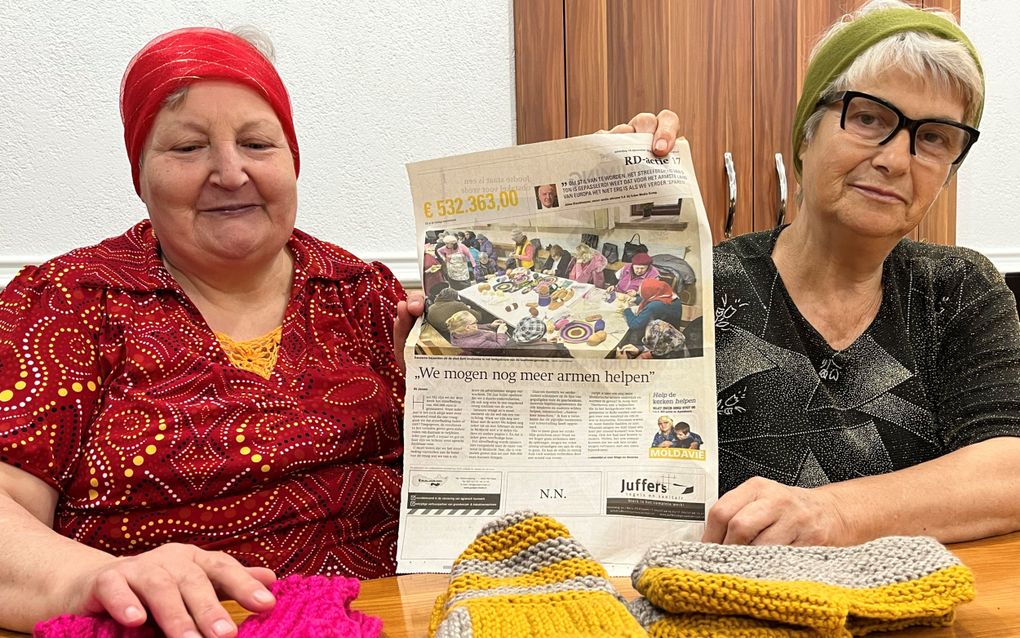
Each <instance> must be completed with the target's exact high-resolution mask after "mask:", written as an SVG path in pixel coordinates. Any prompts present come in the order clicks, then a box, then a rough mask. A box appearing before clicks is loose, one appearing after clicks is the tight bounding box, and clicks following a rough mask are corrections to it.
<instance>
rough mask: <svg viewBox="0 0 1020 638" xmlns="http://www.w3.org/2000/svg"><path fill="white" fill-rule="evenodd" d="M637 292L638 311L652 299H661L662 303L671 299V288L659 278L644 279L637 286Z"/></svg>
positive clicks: (666, 302)
mask: <svg viewBox="0 0 1020 638" xmlns="http://www.w3.org/2000/svg"><path fill="white" fill-rule="evenodd" d="M638 294H639V295H641V303H640V304H638V307H637V309H638V312H641V311H642V310H644V309H645V306H647V305H648V304H649V303H650V302H652V301H661V302H662V303H664V304H668V303H669V302H671V301H673V288H671V287H670V285H669V284H667V283H666V282H665V281H662V280H661V279H645V280H644V281H642V282H641V286H640V287H639V288H638Z"/></svg>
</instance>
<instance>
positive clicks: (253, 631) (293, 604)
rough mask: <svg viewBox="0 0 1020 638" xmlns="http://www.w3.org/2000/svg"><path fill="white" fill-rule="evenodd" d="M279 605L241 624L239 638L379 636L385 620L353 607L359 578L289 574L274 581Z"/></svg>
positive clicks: (364, 637)
mask: <svg viewBox="0 0 1020 638" xmlns="http://www.w3.org/2000/svg"><path fill="white" fill-rule="evenodd" d="M272 589H273V594H274V595H275V596H276V605H275V606H274V607H273V608H272V609H270V610H269V611H268V612H265V613H262V614H256V615H254V616H250V617H249V618H248V619H247V620H245V621H244V622H243V623H241V627H240V630H239V631H238V632H237V635H238V638H276V637H277V636H288V638H306V637H307V638H377V637H378V636H379V634H380V633H381V632H382V620H380V619H379V618H376V617H375V616H368V615H366V614H363V613H361V612H360V611H354V610H352V609H351V601H353V600H354V599H355V598H357V597H358V592H360V591H361V583H360V582H358V579H357V578H339V577H337V578H328V577H326V576H288V577H287V578H284V579H283V580H278V581H276V583H274V584H273V588H272Z"/></svg>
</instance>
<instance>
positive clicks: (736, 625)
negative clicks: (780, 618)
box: [630, 598, 822, 638]
mask: <svg viewBox="0 0 1020 638" xmlns="http://www.w3.org/2000/svg"><path fill="white" fill-rule="evenodd" d="M630 613H632V614H634V617H635V618H637V619H638V622H640V623H641V625H642V626H644V627H645V628H646V629H648V635H649V636H651V638H819V637H820V636H822V634H820V633H818V632H817V631H815V630H814V629H811V628H810V627H795V626H793V625H785V624H783V623H779V622H773V621H769V620H758V619H757V618H750V617H748V616H716V615H712V614H670V613H667V612H665V611H662V610H661V609H659V608H658V607H656V606H655V605H653V604H652V603H651V602H649V601H648V599H647V598H638V599H636V600H634V601H632V602H631V603H630Z"/></svg>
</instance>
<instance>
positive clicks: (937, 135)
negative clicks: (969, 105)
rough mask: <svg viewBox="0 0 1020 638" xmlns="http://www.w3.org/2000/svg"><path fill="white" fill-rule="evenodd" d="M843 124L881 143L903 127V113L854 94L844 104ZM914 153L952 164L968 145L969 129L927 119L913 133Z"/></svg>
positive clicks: (847, 128) (864, 137)
mask: <svg viewBox="0 0 1020 638" xmlns="http://www.w3.org/2000/svg"><path fill="white" fill-rule="evenodd" d="M844 108H845V109H846V116H845V118H844V120H843V128H844V129H845V130H846V131H847V132H849V133H853V134H854V135H856V136H857V137H859V138H861V139H863V140H866V141H868V142H873V143H875V144H881V143H883V142H885V141H886V140H887V139H888V138H889V137H890V136H891V135H892V134H893V132H894V131H897V130H898V129H899V127H900V115H899V113H897V112H895V111H893V110H892V109H890V108H889V107H887V106H886V105H884V104H881V103H879V102H876V101H874V100H870V99H868V98H867V97H864V96H860V95H855V96H853V97H851V98H850V100H849V103H847V104H845V106H844ZM913 135H914V139H913V143H914V144H913V146H914V153H916V154H917V155H918V156H919V157H922V158H924V159H927V160H930V161H933V162H938V163H940V164H952V163H953V162H955V161H956V159H957V158H958V157H960V155H961V154H962V153H963V151H964V149H966V148H967V144H968V143H969V142H970V133H969V132H968V131H966V130H965V129H963V128H960V127H958V126H954V125H952V124H947V123H945V122H924V123H922V124H920V125H919V126H918V127H917V129H916V130H915V131H914V133H913Z"/></svg>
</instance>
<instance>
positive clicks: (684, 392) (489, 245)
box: [397, 134, 718, 575]
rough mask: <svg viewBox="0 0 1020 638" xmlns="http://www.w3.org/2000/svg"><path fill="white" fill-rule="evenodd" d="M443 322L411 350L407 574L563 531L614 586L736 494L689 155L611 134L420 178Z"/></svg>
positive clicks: (456, 160)
mask: <svg viewBox="0 0 1020 638" xmlns="http://www.w3.org/2000/svg"><path fill="white" fill-rule="evenodd" d="M407 168H408V174H409V176H410V182H411V192H412V197H413V201H414V207H415V218H416V226H417V237H418V245H419V247H420V248H419V250H420V252H419V259H420V262H421V264H420V265H421V268H422V282H423V288H424V290H425V293H426V297H427V310H426V314H425V317H424V318H423V319H421V320H419V321H418V323H417V325H416V326H415V327H414V329H413V330H412V332H411V335H410V337H409V339H408V341H407V345H406V346H405V361H406V362H407V393H406V399H405V417H404V446H405V447H404V481H403V490H402V495H401V511H400V535H399V540H398V548H397V560H398V568H397V569H398V572H401V573H409V572H427V571H449V569H450V567H451V565H452V562H453V560H454V559H455V558H456V557H457V555H458V554H459V552H460V551H461V550H462V549H463V548H464V547H466V546H467V545H468V543H470V542H471V540H473V539H474V537H475V535H477V533H478V531H479V530H480V529H481V527H482V526H483V525H484V524H485V523H486V522H487V521H489V520H491V519H493V518H495V517H497V516H501V515H503V514H506V513H509V512H513V511H517V510H522V509H528V510H533V511H536V512H539V513H542V514H547V515H550V516H553V517H555V518H557V519H558V520H560V521H561V522H563V524H565V525H566V526H567V527H568V528H569V529H570V530H571V533H572V534H573V535H574V536H575V537H576V538H577V539H578V540H579V541H580V542H581V543H582V544H583V545H584V546H585V547H587V548H588V549H589V550H590V551H591V552H592V554H593V555H594V556H595V558H596V559H598V560H599V561H600V562H601V563H602V564H603V565H605V567H606V569H607V570H608V571H609V573H610V574H613V575H626V574H629V572H630V570H631V568H632V567H633V566H634V564H635V563H636V562H637V561H638V560H639V559H640V558H641V556H642V555H643V554H644V551H645V550H646V549H647V548H648V546H649V545H651V544H652V543H655V542H659V541H665V540H698V539H700V538H701V535H702V533H703V532H704V526H705V524H704V521H705V514H706V512H707V510H708V508H709V507H710V506H711V505H712V504H713V503H714V502H715V500H716V498H717V495H718V484H717V482H718V471H717V467H718V445H717V438H718V437H717V431H716V393H715V333H714V325H713V321H712V318H713V310H712V299H713V297H712V240H711V234H710V231H709V226H708V222H707V218H706V215H705V210H704V206H703V204H702V201H701V195H700V191H699V189H698V185H697V181H696V179H695V175H694V170H693V164H692V162H691V156H690V149H689V146H688V144H687V142H686V140H679V141H678V142H677V144H676V148H675V150H674V151H673V152H672V153H670V154H669V155H667V156H665V157H657V156H655V155H654V154H653V153H652V152H651V136H650V135H643V134H629V135H610V134H596V135H589V136H584V137H577V138H572V139H567V140H558V141H553V142H542V143H538V144H529V145H524V146H517V147H513V148H506V149H500V150H495V151H487V152H482V153H473V154H469V155H463V156H459V157H450V158H445V159H438V160H430V161H424V162H417V163H412V164H408V167H407Z"/></svg>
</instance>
